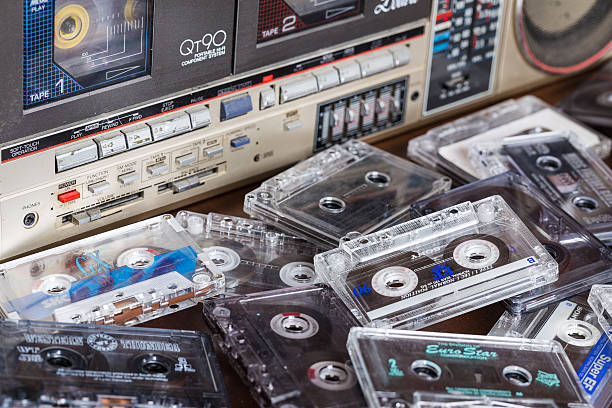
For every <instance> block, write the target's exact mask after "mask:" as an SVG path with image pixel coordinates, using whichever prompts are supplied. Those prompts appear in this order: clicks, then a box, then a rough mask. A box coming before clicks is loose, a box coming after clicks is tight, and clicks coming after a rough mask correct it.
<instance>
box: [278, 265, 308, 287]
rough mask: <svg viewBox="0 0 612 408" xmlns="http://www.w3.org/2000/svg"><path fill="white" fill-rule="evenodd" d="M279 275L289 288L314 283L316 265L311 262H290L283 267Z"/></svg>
mask: <svg viewBox="0 0 612 408" xmlns="http://www.w3.org/2000/svg"><path fill="white" fill-rule="evenodd" d="M279 275H280V278H281V280H282V281H283V283H285V284H286V285H289V286H301V285H305V284H308V283H312V282H313V281H314V278H315V276H316V275H315V270H314V265H313V264H311V263H309V262H290V263H288V264H287V265H284V266H283V267H281V269H280V272H279Z"/></svg>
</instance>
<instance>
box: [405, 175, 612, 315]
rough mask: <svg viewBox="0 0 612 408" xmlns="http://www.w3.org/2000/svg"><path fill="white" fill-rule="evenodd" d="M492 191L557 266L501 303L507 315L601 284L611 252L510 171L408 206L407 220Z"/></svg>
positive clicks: (610, 270)
mask: <svg viewBox="0 0 612 408" xmlns="http://www.w3.org/2000/svg"><path fill="white" fill-rule="evenodd" d="M492 191H494V192H495V193H496V194H499V195H500V196H501V197H502V198H503V199H504V200H505V201H506V203H507V204H508V205H509V206H510V207H511V208H512V210H513V211H514V212H515V213H516V215H517V216H518V217H519V218H520V219H521V221H523V222H524V223H525V226H526V227H527V228H529V230H530V231H531V233H532V234H533V235H534V236H535V237H536V238H537V239H538V241H540V243H541V244H542V246H544V248H545V249H546V250H547V251H548V252H549V253H550V254H551V255H552V256H553V258H554V259H555V260H556V261H557V263H558V264H559V279H558V280H557V281H555V282H553V283H551V284H549V285H546V286H542V287H539V288H537V289H534V290H532V291H529V292H525V293H522V294H520V295H517V296H514V297H512V298H510V299H507V300H506V306H507V307H508V308H509V309H510V310H511V311H512V312H513V313H525V312H530V311H533V310H537V309H539V308H541V307H544V306H546V305H549V304H552V303H556V302H559V301H560V300H563V299H566V298H568V297H570V296H573V295H577V294H579V293H582V292H584V291H586V290H588V289H589V288H590V287H591V285H593V284H596V283H606V282H608V281H609V280H610V274H611V273H612V250H611V249H610V248H607V247H606V246H605V244H603V243H602V242H601V241H599V240H598V239H596V238H595V237H594V236H593V235H592V234H591V233H590V232H589V231H588V230H587V229H586V228H585V227H584V226H582V225H581V224H579V223H578V222H577V221H576V220H575V219H574V218H572V217H571V216H570V215H568V214H567V213H566V212H564V211H563V210H561V209H560V208H559V207H557V206H556V205H555V204H554V203H552V202H551V201H550V200H549V199H548V198H547V197H546V196H545V195H544V194H543V193H541V192H540V191H539V190H538V188H537V186H536V185H535V184H534V183H532V182H531V181H530V180H529V179H528V178H527V177H525V176H522V175H520V174H518V173H515V172H505V173H503V174H500V175H497V176H493V177H489V178H486V179H483V180H479V181H475V182H473V183H470V184H466V185H464V186H461V187H458V188H455V189H453V190H450V191H448V192H446V193H443V194H439V195H437V196H434V197H431V198H428V199H425V200H423V201H419V202H417V203H415V204H413V205H412V207H411V212H412V216H413V217H420V216H422V215H426V214H430V213H432V212H434V211H439V210H442V209H444V208H447V207H450V206H452V205H456V204H458V203H462V202H464V201H476V200H481V199H483V198H486V197H488V196H489V195H490V194H491V192H492Z"/></svg>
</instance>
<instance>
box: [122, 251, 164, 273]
mask: <svg viewBox="0 0 612 408" xmlns="http://www.w3.org/2000/svg"><path fill="white" fill-rule="evenodd" d="M159 254H160V252H158V251H156V250H154V249H151V248H131V249H128V250H127V251H125V252H122V253H121V254H119V256H118V257H117V266H118V267H122V266H128V267H130V268H133V269H146V268H148V267H150V266H151V265H153V264H154V262H155V255H159Z"/></svg>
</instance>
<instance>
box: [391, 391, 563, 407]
mask: <svg viewBox="0 0 612 408" xmlns="http://www.w3.org/2000/svg"><path fill="white" fill-rule="evenodd" d="M413 398H414V404H413V405H412V406H413V408H558V406H557V404H555V401H553V400H552V399H540V398H521V397H518V398H516V397H515V398H497V397H492V396H491V397H490V396H473V395H457V394H436V393H430V392H415V393H414V395H413ZM400 407H401V405H400ZM394 408H395V407H394Z"/></svg>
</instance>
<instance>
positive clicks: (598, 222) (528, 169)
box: [469, 131, 612, 241]
mask: <svg viewBox="0 0 612 408" xmlns="http://www.w3.org/2000/svg"><path fill="white" fill-rule="evenodd" d="M579 140H580V139H579V136H578V135H577V134H576V133H573V132H571V131H564V132H543V133H536V134H529V135H520V136H512V137H507V138H505V139H503V140H501V141H498V142H490V143H476V144H474V145H473V146H472V147H471V148H470V151H469V157H470V160H471V162H472V165H473V166H474V168H475V169H476V171H477V173H478V175H479V176H480V177H488V176H491V175H495V174H499V173H501V172H505V171H507V170H514V171H518V172H520V173H522V174H523V175H525V176H526V177H529V178H530V179H531V181H533V182H534V183H535V184H536V185H537V186H538V188H539V189H540V190H542V191H543V192H544V193H545V194H546V195H547V196H548V197H549V198H550V199H551V200H552V201H553V202H554V203H555V204H557V205H558V206H559V207H561V208H562V209H563V210H565V211H566V212H567V213H569V214H570V215H571V216H572V217H574V218H575V219H577V220H578V221H579V222H580V223H581V224H582V225H585V226H586V227H587V228H588V229H589V230H590V231H591V232H593V233H594V234H595V235H596V236H597V237H598V238H599V239H601V240H603V241H612V170H611V169H610V168H609V167H608V166H607V165H606V164H605V163H604V162H603V161H602V160H601V159H600V158H599V157H598V156H597V155H595V154H594V153H593V152H592V151H591V150H588V149H585V148H583V146H582V145H581V144H580V141H579Z"/></svg>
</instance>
